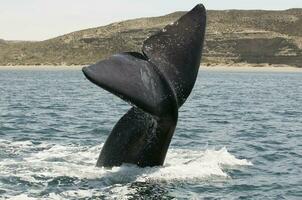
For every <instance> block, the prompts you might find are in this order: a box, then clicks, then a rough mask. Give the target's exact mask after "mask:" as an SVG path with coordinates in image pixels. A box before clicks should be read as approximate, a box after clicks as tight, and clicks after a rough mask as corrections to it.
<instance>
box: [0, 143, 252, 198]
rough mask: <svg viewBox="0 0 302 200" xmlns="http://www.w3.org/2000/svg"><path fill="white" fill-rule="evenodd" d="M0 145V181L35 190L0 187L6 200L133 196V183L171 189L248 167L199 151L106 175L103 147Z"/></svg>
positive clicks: (224, 154)
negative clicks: (100, 163) (100, 160)
mask: <svg viewBox="0 0 302 200" xmlns="http://www.w3.org/2000/svg"><path fill="white" fill-rule="evenodd" d="M0 144H1V148H2V149H4V151H6V153H8V154H10V155H12V156H10V157H6V158H5V159H3V160H1V162H0V180H12V179H13V180H15V181H18V182H20V184H25V185H29V186H32V187H36V188H37V189H36V190H35V191H34V190H33V191H28V192H25V191H22V190H21V189H20V191H19V192H16V191H14V192H13V190H12V188H9V187H6V185H5V184H3V183H1V181H0V190H3V191H6V193H5V195H6V194H9V193H10V195H9V196H10V197H14V199H35V197H34V196H35V195H40V194H41V193H42V194H43V192H44V193H47V192H48V191H49V192H48V194H47V198H49V199H64V198H84V197H91V196H94V197H97V196H99V197H101V196H102V194H103V193H104V192H105V193H106V192H108V191H107V190H110V193H116V194H117V195H121V196H125V195H126V194H128V193H132V192H133V191H132V189H131V188H129V187H128V184H131V183H136V182H145V183H175V182H183V181H185V182H193V181H202V180H205V179H209V178H210V179H211V178H215V177H216V178H220V179H221V178H228V177H229V176H228V174H227V173H226V172H225V169H227V168H230V167H231V168H232V167H238V166H248V165H252V163H251V162H249V161H247V160H245V159H238V158H236V157H235V156H234V155H232V154H231V153H229V152H228V151H227V149H226V148H221V149H219V150H215V149H206V150H200V151H198V150H189V149H170V150H169V152H168V154H167V159H166V163H165V165H164V166H161V167H147V168H138V167H136V166H134V165H122V166H120V167H113V168H112V169H105V168H96V167H95V161H96V160H97V156H98V153H99V152H100V150H101V148H102V145H96V146H90V147H86V146H81V145H72V144H69V145H61V144H50V143H46V142H44V143H40V144H34V142H31V141H22V142H11V141H6V140H1V141H0ZM230 178H231V177H230ZM69 184H70V185H71V186H77V187H81V186H82V187H83V185H85V184H86V185H88V187H87V188H84V189H82V188H80V189H77V190H74V187H70V185H69ZM64 186H65V187H67V189H66V191H63V192H60V193H56V192H51V189H54V188H53V187H55V189H56V188H63V187H64ZM96 188H98V190H96ZM99 188H102V189H99ZM55 189H54V190H55ZM27 193H28V194H27Z"/></svg>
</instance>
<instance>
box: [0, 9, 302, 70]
mask: <svg viewBox="0 0 302 200" xmlns="http://www.w3.org/2000/svg"><path fill="white" fill-rule="evenodd" d="M183 14H184V12H176V13H172V14H169V15H165V16H162V17H153V18H141V19H135V20H128V21H123V22H119V23H113V24H110V25H107V26H102V27H97V28H91V29H87V30H82V31H77V32H73V33H70V34H66V35H63V36H60V37H57V38H53V39H49V40H45V41H40V42H24V41H22V42H9V41H3V40H0V65H85V64H91V63H94V62H96V61H98V60H100V59H102V58H105V57H108V56H109V55H112V54H114V53H117V52H123V51H140V49H141V45H142V42H143V41H144V40H145V39H146V38H147V37H149V36H150V35H152V34H153V33H155V32H156V31H158V30H160V29H161V28H163V27H164V26H165V25H167V24H169V23H172V22H174V21H175V20H176V19H177V18H179V17H180V16H181V15H183ZM236 63H255V64H257V63H267V64H285V65H291V66H296V67H302V9H291V10H286V11H257V10H254V11H240V10H229V11H208V26H207V35H206V42H205V49H204V56H203V64H206V65H225V64H230V65H232V64H236Z"/></svg>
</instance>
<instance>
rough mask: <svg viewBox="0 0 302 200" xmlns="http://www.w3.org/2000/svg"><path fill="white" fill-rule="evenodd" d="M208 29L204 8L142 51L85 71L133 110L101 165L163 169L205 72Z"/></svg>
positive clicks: (169, 27)
mask: <svg viewBox="0 0 302 200" xmlns="http://www.w3.org/2000/svg"><path fill="white" fill-rule="evenodd" d="M205 28H206V9H205V7H204V6H203V5H202V4H198V5H196V6H195V7H194V8H193V9H192V10H190V11H189V12H187V13H186V14H184V15H183V16H181V17H180V18H179V19H178V20H177V21H175V22H174V23H172V24H169V25H167V26H166V27H164V28H163V29H162V30H160V31H158V32H157V33H155V34H154V35H151V36H150V37H149V38H147V39H146V40H145V41H144V42H143V45H142V50H141V52H123V53H118V54H115V55H112V56H110V57H108V58H106V59H103V60H101V61H99V62H97V63H96V64H93V65H90V66H87V67H83V69H82V71H83V73H84V75H85V76H86V78H87V79H88V80H90V81H91V82H92V83H94V84H96V85H97V86H99V87H101V88H103V89H104V90H106V91H108V92H110V93H112V94H114V95H116V96H117V97H119V98H121V99H122V100H124V101H126V102H128V103H129V104H130V105H131V106H132V107H131V108H130V110H129V111H128V112H127V113H126V114H125V115H124V116H122V118H121V119H120V120H119V121H118V122H117V123H116V125H115V126H114V127H113V129H112V131H111V133H110V134H109V136H108V138H107V140H106V141H105V143H104V145H103V147H102V150H101V153H100V155H99V158H98V160H97V164H96V166H97V167H114V166H120V165H122V164H134V165H137V166H139V167H152V166H161V165H163V164H164V161H165V157H166V154H167V151H168V148H169V145H170V142H171V139H172V137H173V134H174V131H175V128H176V125H177V120H178V110H179V108H180V107H181V106H182V105H183V104H184V103H185V101H186V99H187V98H188V96H189V95H190V93H191V91H192V89H193V87H194V84H195V81H196V78H197V74H198V71H199V66H200V62H201V55H202V50H203V44H204V37H205Z"/></svg>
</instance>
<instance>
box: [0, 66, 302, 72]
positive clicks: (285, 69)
mask: <svg viewBox="0 0 302 200" xmlns="http://www.w3.org/2000/svg"><path fill="white" fill-rule="evenodd" d="M84 66H85V65H73V66H50V65H41V66H40V65H39V66H0V70H46V71H47V70H81V69H82V68H83V67H84ZM200 69H201V70H206V71H246V72H302V68H297V67H292V66H281V65H252V64H243V65H238V64H236V65H227V66H226V65H215V66H204V65H201V66H200Z"/></svg>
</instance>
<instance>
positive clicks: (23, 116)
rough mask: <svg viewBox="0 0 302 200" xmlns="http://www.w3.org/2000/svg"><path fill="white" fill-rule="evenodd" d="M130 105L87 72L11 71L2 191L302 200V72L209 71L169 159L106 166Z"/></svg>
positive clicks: (4, 75) (4, 80) (13, 195)
mask: <svg viewBox="0 0 302 200" xmlns="http://www.w3.org/2000/svg"><path fill="white" fill-rule="evenodd" d="M129 108H130V106H129V105H128V104H126V103H125V102H123V101H122V100H120V99H118V98H117V97H115V96H113V95H111V94H109V93H107V92H106V91H104V90H102V89H100V88H98V87H97V86H95V85H93V84H92V83H90V82H89V81H88V80H86V79H85V78H84V76H83V74H82V72H81V71H80V70H1V71H0V199H20V200H23V199H24V200H26V199H55V200H57V199H302V73H285V72H284V73H278V72H244V71H243V72H231V71H207V70H200V72H199V77H198V80H197V82H196V85H195V88H194V90H193V93H192V94H191V96H190V97H189V99H188V100H187V102H186V103H185V104H184V105H183V107H182V108H181V109H180V113H179V121H178V125H177V129H176V132H175V134H174V137H173V140H172V142H171V146H170V148H169V151H168V154H167V158H166V161H165V164H164V166H162V167H152V168H150V167H149V168H138V167H136V166H132V165H123V166H121V167H114V168H112V169H103V168H96V167H95V164H96V161H97V158H98V155H99V153H100V150H101V148H102V145H103V143H104V141H105V139H106V138H107V136H108V134H109V133H110V131H111V129H112V127H113V126H114V124H115V123H116V122H117V120H118V119H119V118H120V117H121V116H122V115H123V114H124V113H126V111H127V110H128V109H129Z"/></svg>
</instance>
